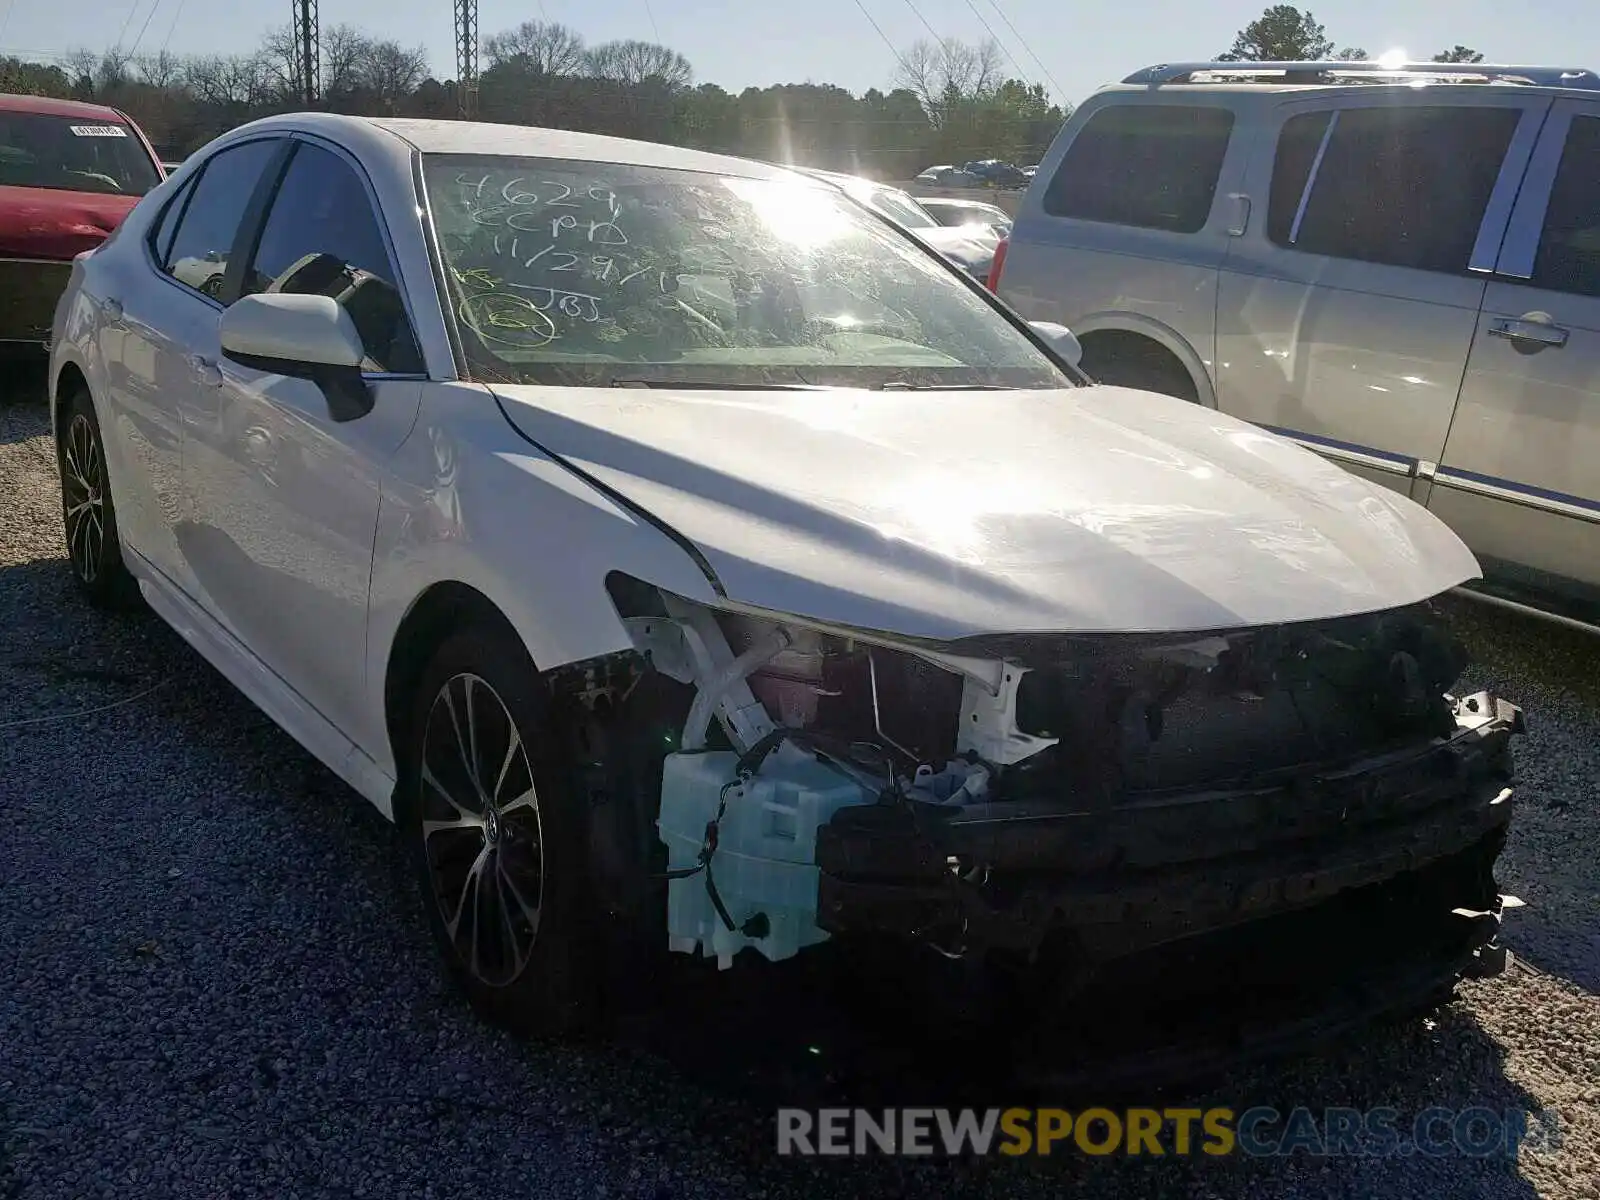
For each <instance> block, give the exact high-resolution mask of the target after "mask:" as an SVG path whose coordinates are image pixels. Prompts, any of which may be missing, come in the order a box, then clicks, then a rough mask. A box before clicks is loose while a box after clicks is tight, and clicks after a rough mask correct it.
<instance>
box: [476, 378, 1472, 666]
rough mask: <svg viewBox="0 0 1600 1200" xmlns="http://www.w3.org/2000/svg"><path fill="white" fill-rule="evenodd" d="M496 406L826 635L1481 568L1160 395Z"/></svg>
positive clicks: (597, 400) (1330, 605)
mask: <svg viewBox="0 0 1600 1200" xmlns="http://www.w3.org/2000/svg"><path fill="white" fill-rule="evenodd" d="M495 391H496V392H497V393H498V394H499V395H500V396H501V398H502V400H503V406H504V409H505V411H506V413H507V415H508V416H509V417H510V419H511V421H512V422H513V424H515V425H516V427H517V428H518V429H519V430H520V431H521V432H522V433H523V434H524V436H526V437H528V438H529V439H531V440H532V441H534V442H535V443H537V444H538V445H539V446H541V447H542V448H544V449H545V450H546V451H548V452H550V453H552V454H554V455H557V456H558V457H560V458H562V459H564V460H566V461H567V462H568V463H569V464H571V465H572V466H573V467H575V468H577V469H579V470H581V471H583V472H585V473H587V474H589V475H590V476H592V477H594V478H595V479H597V480H599V481H601V482H602V483H604V484H605V485H606V486H608V487H610V488H612V489H614V490H615V491H616V492H618V493H619V494H621V495H622V496H624V497H626V498H627V499H628V500H629V501H631V502H632V503H633V504H635V505H637V506H639V507H641V508H643V509H645V510H647V511H648V512H649V513H650V514H651V515H652V516H654V517H655V518H656V519H657V520H659V521H661V522H663V523H665V524H667V525H669V526H670V527H671V528H672V529H674V530H675V531H676V532H677V533H679V534H680V535H681V536H683V537H684V538H687V539H688V540H690V541H691V542H693V543H694V544H695V546H697V547H698V549H699V550H700V551H701V553H702V554H703V555H704V557H705V560H706V562H707V563H708V564H709V565H710V567H711V569H712V570H713V571H714V572H715V574H716V577H717V580H718V581H719V582H720V586H721V587H722V588H723V589H724V590H725V591H726V594H727V596H728V597H729V598H730V599H732V600H735V601H739V602H741V603H744V604H748V605H752V606H755V607H758V608H763V609H770V610H773V611H776V612H783V613H790V614H794V615H796V616H806V617H811V618H813V619H815V620H817V621H821V622H826V623H832V624H838V625H847V626H853V627H856V628H862V629H874V630H881V631H888V632H894V633H899V634H902V635H906V636H912V637H923V638H933V639H941V640H944V639H953V638H957V637H963V636H968V635H973V634H981V633H1001V632H1043V631H1058V632H1068V631H1084V632H1113V631H1117V632H1132V631H1163V632H1167V631H1191V630H1193V631H1198V630H1208V629H1223V628H1234V627H1241V626H1250V625H1262V624H1270V623H1277V622H1284V621H1296V620H1306V619H1313V618H1323V617H1332V616H1339V615H1347V614H1354V613H1361V612H1373V611H1377V610H1380V609H1385V608H1391V607H1396V606H1399V605H1403V604H1408V603H1414V602H1416V601H1420V600H1423V599H1426V598H1428V597H1431V596H1435V595H1437V594H1439V593H1440V592H1443V591H1445V590H1447V589H1448V588H1451V587H1453V586H1455V585H1456V584H1459V583H1462V582H1464V581H1466V580H1468V579H1471V578H1474V577H1476V576H1477V575H1478V573H1479V572H1478V564H1477V562H1476V560H1475V559H1474V558H1473V556H1472V554H1471V553H1470V552H1469V551H1468V550H1467V548H1466V547H1465V546H1464V545H1463V544H1462V543H1461V541H1460V539H1458V538H1457V537H1456V536H1455V535H1454V534H1453V533H1451V532H1450V530H1449V529H1448V528H1446V527H1445V525H1444V524H1443V523H1442V522H1440V521H1439V520H1438V518H1436V517H1434V516H1432V515H1431V514H1430V513H1428V512H1427V511H1425V510H1424V509H1422V508H1421V507H1420V506H1418V505H1416V504H1414V503H1412V502H1411V501H1410V500H1407V499H1405V498H1404V497H1401V496H1398V495H1396V494H1394V493H1391V492H1389V491H1387V490H1385V489H1383V488H1380V487H1378V486H1376V485H1373V484H1369V483H1367V482H1366V481H1365V480H1362V479H1360V478H1358V477H1356V476H1354V475H1351V474H1348V473H1347V472H1345V471H1343V470H1342V469H1340V468H1339V467H1337V466H1334V465H1333V464H1331V463H1329V462H1327V461H1325V460H1323V459H1321V458H1319V457H1318V456H1316V455H1315V454H1313V453H1311V452H1310V451H1308V450H1304V449H1302V448H1300V447H1299V446H1297V445H1295V444H1293V443H1292V442H1289V441H1286V440H1284V439H1282V438H1279V437H1277V436H1275V435H1272V434H1268V433H1264V432H1262V431H1261V430H1259V429H1257V428H1255V427H1254V426H1251V425H1248V424H1246V423H1244V422H1242V421H1239V420H1237V419H1235V418H1232V417H1227V416H1224V415H1222V414H1220V413H1217V412H1215V411H1213V410H1211V409H1207V408H1204V407H1201V406H1199V405H1194V404H1186V403H1184V402H1182V401H1179V400H1172V399H1169V398H1167V397H1163V396H1155V395H1151V394H1149V393H1145V392H1136V391H1130V390H1127V389H1123V388H1112V387H1092V388H1074V389H1066V390H1062V391H1018V392H998V391H997V392H965V393H952V392H865V391H854V390H839V391H815V392H800V391H793V392H728V391H723V392H711V391H700V392H695V391H679V390H668V389H661V388H653V389H626V390H621V389H619V390H602V389H594V388H547V387H524V386H516V387H505V386H499V385H496V387H495ZM617 568H618V569H619V570H623V571H626V570H628V564H627V563H624V562H619V563H617Z"/></svg>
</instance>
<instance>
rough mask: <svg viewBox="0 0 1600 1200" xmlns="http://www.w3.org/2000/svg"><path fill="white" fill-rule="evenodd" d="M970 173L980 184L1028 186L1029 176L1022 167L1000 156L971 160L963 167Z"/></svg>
mask: <svg viewBox="0 0 1600 1200" xmlns="http://www.w3.org/2000/svg"><path fill="white" fill-rule="evenodd" d="M961 169H962V170H963V171H964V172H966V173H967V174H968V175H971V176H972V177H973V178H975V179H976V180H978V185H979V186H980V187H982V186H986V185H987V186H991V187H1017V188H1020V187H1026V186H1027V185H1028V177H1027V175H1025V174H1023V172H1022V169H1021V168H1020V167H1016V166H1013V165H1012V164H1011V163H1008V162H1001V161H1000V160H999V159H998V158H986V159H983V160H982V161H981V162H969V163H967V164H966V165H965V166H963V167H962V168H961Z"/></svg>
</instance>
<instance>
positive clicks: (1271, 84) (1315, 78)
mask: <svg viewBox="0 0 1600 1200" xmlns="http://www.w3.org/2000/svg"><path fill="white" fill-rule="evenodd" d="M1507 86H1509V87H1514V88H1515V89H1516V90H1517V91H1519V92H1521V91H1533V92H1548V93H1554V94H1558V95H1562V94H1568V93H1570V92H1572V91H1583V92H1591V93H1592V92H1594V91H1595V90H1597V89H1600V75H1597V74H1596V73H1595V72H1594V71H1591V70H1589V69H1587V68H1584V67H1549V66H1532V67H1530V66H1499V65H1496V64H1492V63H1436V62H1406V63H1389V62H1384V61H1374V60H1367V59H1359V60H1355V61H1343V60H1336V61H1314V62H1312V61H1307V62H1244V61H1240V62H1219V61H1214V60H1213V61H1210V62H1181V63H1157V64H1156V65H1155V66H1150V67H1145V68H1143V69H1142V70H1138V71H1135V72H1134V73H1133V74H1131V75H1129V76H1127V77H1126V78H1125V79H1123V80H1122V81H1121V82H1120V83H1114V84H1110V85H1108V86H1107V87H1105V88H1102V89H1100V90H1101V91H1103V92H1105V91H1117V92H1153V91H1165V90H1167V89H1169V88H1176V89H1178V90H1181V91H1183V92H1185V93H1198V92H1227V93H1240V92H1243V93H1250V92H1266V93H1276V92H1308V91H1314V92H1316V93H1318V94H1322V93H1327V92H1335V93H1341V92H1342V93H1349V92H1352V91H1353V92H1362V93H1370V92H1372V91H1374V90H1376V91H1377V92H1379V93H1380V94H1382V93H1385V92H1397V91H1405V92H1413V91H1414V90H1415V89H1417V88H1426V89H1428V90H1430V91H1431V90H1433V89H1437V88H1446V89H1448V90H1449V91H1450V92H1451V93H1452V94H1454V93H1459V92H1461V91H1462V90H1464V89H1465V90H1469V91H1474V92H1478V91H1481V90H1482V89H1483V88H1485V87H1495V88H1497V89H1499V88H1504V87H1507Z"/></svg>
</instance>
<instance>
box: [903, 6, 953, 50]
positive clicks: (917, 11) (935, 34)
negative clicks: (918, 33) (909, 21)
mask: <svg viewBox="0 0 1600 1200" xmlns="http://www.w3.org/2000/svg"><path fill="white" fill-rule="evenodd" d="M906 7H907V8H909V9H910V10H911V11H912V12H914V13H915V14H916V15H917V20H919V21H921V22H922V27H923V28H924V29H926V30H927V31H928V32H929V33H931V34H933V40H934V41H935V42H936V43H937V44H939V45H941V46H942V45H944V36H943V35H942V34H941V33H940V32H939V31H938V30H937V29H935V28H934V27H933V26H932V25H930V24H928V18H927V17H925V16H923V15H922V10H921V9H920V8H918V7H917V3H916V0H906Z"/></svg>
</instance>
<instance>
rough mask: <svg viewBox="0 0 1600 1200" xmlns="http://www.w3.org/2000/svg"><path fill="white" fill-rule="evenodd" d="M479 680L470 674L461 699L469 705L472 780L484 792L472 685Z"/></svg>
mask: <svg viewBox="0 0 1600 1200" xmlns="http://www.w3.org/2000/svg"><path fill="white" fill-rule="evenodd" d="M476 682H477V676H475V675H468V676H467V677H466V679H465V680H464V681H463V682H462V684H461V699H462V700H463V701H464V702H465V704H466V706H467V754H468V755H469V756H470V757H469V758H468V760H467V761H468V762H470V763H471V764H472V768H471V770H472V782H473V784H474V785H476V787H477V789H478V794H479V795H482V794H483V772H482V770H481V768H480V767H479V765H478V764H479V762H480V760H479V758H478V706H477V705H476V704H474V703H473V701H472V690H473V688H472V685H473V684H474V683H476Z"/></svg>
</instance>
